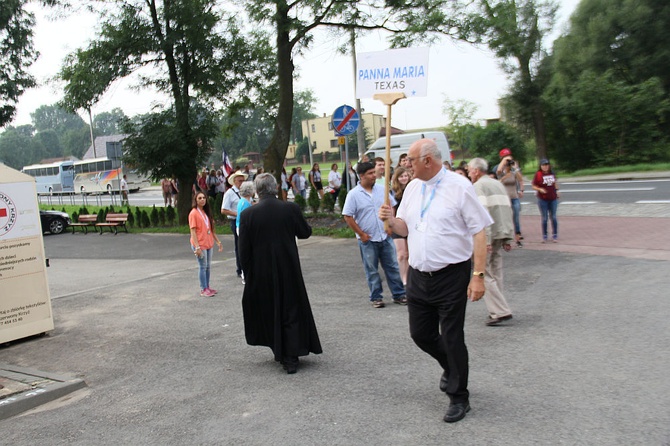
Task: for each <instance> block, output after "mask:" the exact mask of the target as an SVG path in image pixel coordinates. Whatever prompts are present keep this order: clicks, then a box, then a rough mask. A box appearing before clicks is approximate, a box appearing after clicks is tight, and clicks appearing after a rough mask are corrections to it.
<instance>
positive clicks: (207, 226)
mask: <svg viewBox="0 0 670 446" xmlns="http://www.w3.org/2000/svg"><path fill="white" fill-rule="evenodd" d="M197 209H198V212H199V213H200V216H201V217H202V219H203V220H204V221H205V227H206V228H207V233H208V234H209V218H207V216H206V215H205V214H204V213H203V212H202V211H201V210H200V208H197Z"/></svg>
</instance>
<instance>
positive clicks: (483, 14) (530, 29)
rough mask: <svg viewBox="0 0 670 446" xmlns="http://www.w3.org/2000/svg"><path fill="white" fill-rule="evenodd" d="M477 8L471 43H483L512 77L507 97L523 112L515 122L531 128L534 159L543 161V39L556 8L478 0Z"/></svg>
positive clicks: (530, 1) (545, 1) (525, 1)
mask: <svg viewBox="0 0 670 446" xmlns="http://www.w3.org/2000/svg"><path fill="white" fill-rule="evenodd" d="M478 6H479V9H478V11H477V12H476V13H473V14H471V15H470V19H469V23H470V25H471V30H472V33H473V34H472V35H473V37H474V40H475V41H477V42H483V43H485V44H486V45H487V46H488V47H489V48H490V49H491V50H492V51H493V52H494V53H495V55H496V56H497V57H498V58H499V59H501V61H502V67H503V69H504V70H505V71H506V72H507V73H508V74H509V75H510V76H512V77H513V80H514V86H513V91H512V94H511V95H510V96H509V98H510V99H512V101H514V102H515V103H516V104H517V105H518V108H517V110H519V111H521V112H523V113H522V114H520V115H519V116H518V119H520V120H521V121H522V122H524V123H525V124H527V125H528V126H529V127H532V128H533V133H534V136H535V145H536V150H537V157H538V158H546V156H547V136H546V130H545V119H544V105H543V102H542V93H543V91H544V89H545V88H546V86H547V77H546V76H544V75H543V72H542V71H541V67H542V64H541V61H542V59H543V57H544V56H545V55H546V52H545V50H544V48H543V40H544V38H545V37H546V36H547V35H548V34H549V33H550V32H551V30H552V28H553V26H554V21H555V16H556V11H557V5H556V4H555V3H554V1H553V0H479V2H478Z"/></svg>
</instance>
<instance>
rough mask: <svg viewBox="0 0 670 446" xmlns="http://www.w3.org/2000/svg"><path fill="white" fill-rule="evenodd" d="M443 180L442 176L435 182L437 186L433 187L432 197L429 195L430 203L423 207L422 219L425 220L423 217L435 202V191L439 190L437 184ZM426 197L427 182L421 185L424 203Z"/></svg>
mask: <svg viewBox="0 0 670 446" xmlns="http://www.w3.org/2000/svg"><path fill="white" fill-rule="evenodd" d="M441 182H442V178H440V179H439V181H438V182H437V183H435V187H433V190H432V191H431V192H430V197H428V203H426V204H425V206H423V207H422V208H421V221H423V217H424V216H425V215H426V212H428V209H429V208H430V205H431V204H432V203H433V198H435V191H436V190H437V186H439V185H440V183H441ZM425 198H426V183H423V184H422V185H421V204H422V205H423V202H424V200H425Z"/></svg>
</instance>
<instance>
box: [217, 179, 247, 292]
mask: <svg viewBox="0 0 670 446" xmlns="http://www.w3.org/2000/svg"><path fill="white" fill-rule="evenodd" d="M247 178H248V175H247V174H246V173H244V172H242V171H239V170H238V171H237V172H235V173H232V174H230V176H229V177H228V184H230V185H231V186H233V187H231V188H230V189H228V191H227V192H226V193H225V194H224V195H223V203H221V213H222V214H223V215H225V216H226V217H227V218H228V223H229V224H230V230H231V231H232V232H233V238H234V243H235V261H236V264H237V277H239V278H241V279H242V282H244V276H243V275H242V265H241V264H240V254H239V251H238V249H237V244H238V236H237V202H238V201H240V186H241V185H242V183H243V182H244V181H245V180H246V179H247Z"/></svg>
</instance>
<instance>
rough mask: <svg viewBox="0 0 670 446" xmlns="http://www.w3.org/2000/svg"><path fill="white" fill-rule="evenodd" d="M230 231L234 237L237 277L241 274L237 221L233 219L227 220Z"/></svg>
mask: <svg viewBox="0 0 670 446" xmlns="http://www.w3.org/2000/svg"><path fill="white" fill-rule="evenodd" d="M228 221H229V222H230V230H231V231H233V237H235V264H236V265H237V275H238V276H239V275H240V274H242V267H241V266H240V254H239V252H238V251H237V238H238V237H237V221H235V219H234V218H232V219H231V218H229V219H228Z"/></svg>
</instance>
